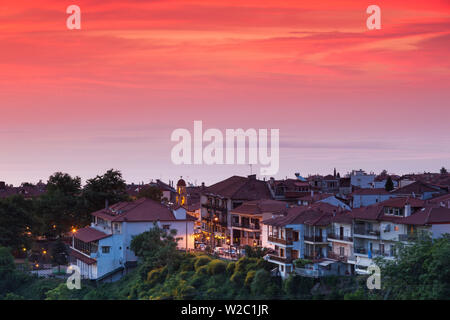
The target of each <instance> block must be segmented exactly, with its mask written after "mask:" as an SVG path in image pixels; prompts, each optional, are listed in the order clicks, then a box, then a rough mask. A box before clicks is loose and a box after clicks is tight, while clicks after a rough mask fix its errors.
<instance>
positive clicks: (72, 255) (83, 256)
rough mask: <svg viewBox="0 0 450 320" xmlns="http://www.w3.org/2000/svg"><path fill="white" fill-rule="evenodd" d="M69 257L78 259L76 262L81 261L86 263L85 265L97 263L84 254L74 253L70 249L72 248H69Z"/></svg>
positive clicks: (74, 251)
mask: <svg viewBox="0 0 450 320" xmlns="http://www.w3.org/2000/svg"><path fill="white" fill-rule="evenodd" d="M69 255H70V256H71V257H74V258H76V259H78V260H81V261H83V262H84V263H86V264H94V263H97V260H95V259H92V258H89V257H86V256H85V255H84V254H82V253H79V252H78V251H76V250H74V249H72V248H69Z"/></svg>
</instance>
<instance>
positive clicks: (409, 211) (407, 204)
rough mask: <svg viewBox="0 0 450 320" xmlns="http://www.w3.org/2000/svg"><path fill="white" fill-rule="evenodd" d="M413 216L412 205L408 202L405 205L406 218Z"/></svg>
mask: <svg viewBox="0 0 450 320" xmlns="http://www.w3.org/2000/svg"><path fill="white" fill-rule="evenodd" d="M410 215H411V205H410V204H409V203H408V202H407V203H406V204H405V217H409V216H410Z"/></svg>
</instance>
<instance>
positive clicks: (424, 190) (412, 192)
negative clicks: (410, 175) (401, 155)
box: [391, 181, 448, 200]
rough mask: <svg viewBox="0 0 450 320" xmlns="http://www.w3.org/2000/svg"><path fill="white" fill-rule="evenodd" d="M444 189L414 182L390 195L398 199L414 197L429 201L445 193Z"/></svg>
mask: <svg viewBox="0 0 450 320" xmlns="http://www.w3.org/2000/svg"><path fill="white" fill-rule="evenodd" d="M447 192H448V190H447V189H446V188H445V187H442V186H437V185H433V184H430V183H426V182H422V181H415V182H413V183H410V184H408V185H406V186H404V187H401V188H398V189H395V190H393V191H392V192H391V193H392V194H394V195H396V196H399V197H410V196H412V197H414V198H419V199H422V200H427V199H431V198H433V197H436V196H439V195H442V194H445V193H447Z"/></svg>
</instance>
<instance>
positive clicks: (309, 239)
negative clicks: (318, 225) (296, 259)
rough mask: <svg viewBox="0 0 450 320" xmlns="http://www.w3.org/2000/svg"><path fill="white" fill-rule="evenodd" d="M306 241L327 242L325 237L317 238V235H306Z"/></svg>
mask: <svg viewBox="0 0 450 320" xmlns="http://www.w3.org/2000/svg"><path fill="white" fill-rule="evenodd" d="M304 239H305V241H309V242H326V239H325V237H322V236H317V235H305V236H304Z"/></svg>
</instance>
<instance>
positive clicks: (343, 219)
mask: <svg viewBox="0 0 450 320" xmlns="http://www.w3.org/2000/svg"><path fill="white" fill-rule="evenodd" d="M331 222H338V223H347V224H352V222H353V216H352V215H351V214H350V211H342V212H337V213H336V215H335V216H334V217H332V218H331Z"/></svg>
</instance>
